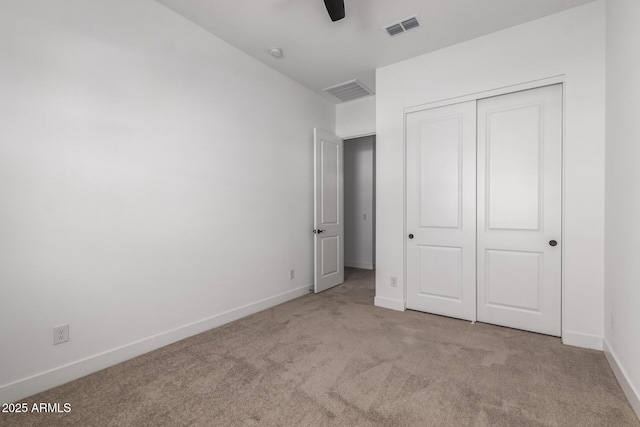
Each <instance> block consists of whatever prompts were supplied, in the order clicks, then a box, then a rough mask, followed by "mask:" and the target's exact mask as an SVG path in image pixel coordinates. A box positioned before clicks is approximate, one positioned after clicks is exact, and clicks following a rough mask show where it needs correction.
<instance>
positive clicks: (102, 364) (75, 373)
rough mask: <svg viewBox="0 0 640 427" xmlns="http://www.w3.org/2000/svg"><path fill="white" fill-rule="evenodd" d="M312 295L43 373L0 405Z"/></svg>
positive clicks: (291, 294) (3, 394)
mask: <svg viewBox="0 0 640 427" xmlns="http://www.w3.org/2000/svg"><path fill="white" fill-rule="evenodd" d="M308 293H309V285H306V286H303V287H300V288H296V289H294V290H291V291H288V292H284V293H282V294H279V295H276V296H273V297H270V298H266V299H263V300H261V301H257V302H254V303H250V304H247V305H244V306H242V307H238V308H235V309H232V310H229V311H226V312H224V313H220V314H216V315H215V316H211V317H208V318H206V319H202V320H199V321H197V322H194V323H190V324H188V325H184V326H181V327H179V328H175V329H172V330H169V331H166V332H162V333H160V334H158V335H154V336H151V337H148V338H145V339H142V340H140V341H136V342H133V343H131V344H127V345H124V346H122V347H118V348H114V349H112V350H108V351H106V352H104V353H100V354H96V355H94V356H90V357H87V358H85V359H82V360H78V361H75V362H72V363H69V364H68V365H64V366H60V367H58V368H55V369H52V370H50V371H46V372H42V373H40V374H36V375H33V376H31V377H28V378H24V379H22V380H18V381H16V382H13V383H10V384H5V385H3V386H1V387H0V403H10V402H16V401H18V400H20V399H23V398H25V397H28V396H31V395H34V394H36V393H40V392H42V391H45V390H48V389H50V388H53V387H57V386H59V385H62V384H65V383H68V382H69V381H73V380H76V379H78V378H81V377H84V376H86V375H89V374H92V373H94V372H98V371H100V370H102V369H105V368H108V367H110V366H113V365H116V364H118V363H121V362H124V361H126V360H129V359H132V358H134V357H137V356H140V355H142V354H145V353H148V352H150V351H153V350H156V349H158V348H160V347H164V346H166V345H169V344H172V343H174V342H177V341H180V340H183V339H185V338H188V337H191V336H193V335H197V334H199V333H202V332H205V331H208V330H210V329H213V328H217V327H218V326H222V325H224V324H225V323H229V322H233V321H234V320H238V319H241V318H243V317H246V316H249V315H251V314H254V313H257V312H259V311H262V310H266V309H268V308H271V307H274V306H276V305H278V304H282V303H284V302H287V301H290V300H292V299H295V298H298V297H301V296H303V295H306V294H308Z"/></svg>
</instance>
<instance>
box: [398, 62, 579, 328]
mask: <svg viewBox="0 0 640 427" xmlns="http://www.w3.org/2000/svg"><path fill="white" fill-rule="evenodd" d="M566 80H567V79H566V75H564V74H562V75H557V76H551V77H547V78H543V79H537V80H531V81H528V82H523V83H519V84H514V85H508V86H503V87H499V88H495V89H491V90H486V91H481V92H476V93H471V94H467V95H463V96H458V97H453V98H446V99H441V100H438V101H433V102H427V103H424V104H418V105H414V106H409V107H405V108H404V109H403V116H404V117H403V123H402V125H403V129H402V132H403V144H402V161H403V164H402V173H403V180H402V185H403V188H402V195H403V201H402V202H403V220H402V222H403V224H402V231H403V234H402V237H403V239H404V244H403V253H402V259H403V277H404V280H403V283H402V292H403V298H402V301H403V302H404V306H405V308H406V305H407V241H406V239H405V236H406V235H407V114H409V113H412V112H415V111H421V110H426V109H431V108H437V107H442V106H447V105H451V104H457V103H460V102H466V101H473V100H476V101H477V100H479V99H483V98H489V97H492V96H499V95H505V94H507V93H513V92H519V91H522V90H528V89H536V88H540V87H544V86H550V85H554V84H562V183H561V193H562V200H561V205H562V213H561V216H562V217H561V219H560V221H561V224H562V225H561V226H562V230H561V237H560V238H561V239H562V240H561V241H562V242H563V243H564V244H563V245H561V248H560V259H561V260H560V265H561V278H560V282H561V283H560V287H561V291H560V297H561V299H562V300H561V302H560V309H561V313H560V318H561V325H562V326H561V329H562V330H561V331H560V333H561V337H564V335H565V330H564V328H565V325H566V322H565V312H566V310H565V301H566V298H565V286H564V284H565V270H566V269H565V268H564V263H565V249H564V248H565V247H566V246H567V238H566V232H565V230H566V227H565V212H566V209H565V194H566V192H565V182H566V179H565V174H566V169H567V168H566V165H565V159H566V151H565V150H566V144H565V143H564V141H566V125H565V124H566V105H567V81H566Z"/></svg>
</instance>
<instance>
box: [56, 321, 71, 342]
mask: <svg viewBox="0 0 640 427" xmlns="http://www.w3.org/2000/svg"><path fill="white" fill-rule="evenodd" d="M67 341H69V324H68V323H67V324H66V325H62V326H56V327H55V328H53V345H57V344H62V343H63V342H67Z"/></svg>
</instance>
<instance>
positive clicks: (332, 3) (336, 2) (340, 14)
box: [324, 0, 344, 22]
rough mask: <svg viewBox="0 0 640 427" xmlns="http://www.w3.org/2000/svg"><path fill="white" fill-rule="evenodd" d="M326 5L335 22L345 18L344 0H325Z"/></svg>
mask: <svg viewBox="0 0 640 427" xmlns="http://www.w3.org/2000/svg"><path fill="white" fill-rule="evenodd" d="M324 5H325V6H326V7H327V12H329V16H330V17H331V20H332V21H333V22H335V21H339V20H341V19H342V18H344V0H324Z"/></svg>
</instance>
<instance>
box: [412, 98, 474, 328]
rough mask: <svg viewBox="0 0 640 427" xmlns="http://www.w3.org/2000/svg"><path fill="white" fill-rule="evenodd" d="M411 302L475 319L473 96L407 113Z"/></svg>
mask: <svg viewBox="0 0 640 427" xmlns="http://www.w3.org/2000/svg"><path fill="white" fill-rule="evenodd" d="M406 138H407V140H406V143H407V146H406V155H407V158H406V162H407V164H406V168H407V169H406V172H407V183H406V185H407V187H406V189H407V201H406V203H407V205H406V206H407V236H405V239H406V248H407V308H410V309H415V310H420V311H425V312H429V313H435V314H441V315H445V316H451V317H457V318H460V319H467V320H471V321H474V320H475V315H476V265H475V263H476V241H475V239H476V231H475V226H476V208H475V205H476V102H475V101H471V102H465V103H460V104H454V105H449V106H446V107H440V108H435V109H430V110H423V111H418V112H415V113H410V114H407V116H406Z"/></svg>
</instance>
